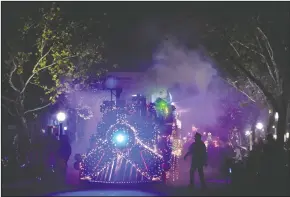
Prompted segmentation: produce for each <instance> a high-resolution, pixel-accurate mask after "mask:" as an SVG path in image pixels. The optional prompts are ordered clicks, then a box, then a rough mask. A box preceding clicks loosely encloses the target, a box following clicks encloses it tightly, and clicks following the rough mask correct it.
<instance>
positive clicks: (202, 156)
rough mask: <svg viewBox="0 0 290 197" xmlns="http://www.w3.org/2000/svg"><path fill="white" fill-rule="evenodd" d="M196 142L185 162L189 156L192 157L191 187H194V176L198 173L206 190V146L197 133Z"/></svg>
mask: <svg viewBox="0 0 290 197" xmlns="http://www.w3.org/2000/svg"><path fill="white" fill-rule="evenodd" d="M194 139H195V142H193V143H192V144H191V146H190V148H189V150H188V152H187V153H186V155H185V156H184V160H186V158H187V156H189V155H191V156H192V160H191V168H190V185H191V186H192V187H194V174H195V171H196V170H197V171H198V174H199V178H200V183H201V186H202V187H203V188H206V184H205V180H204V172H203V167H204V166H206V165H207V153H206V146H205V144H204V143H203V141H202V140H201V135H200V134H199V133H196V134H195V136H194Z"/></svg>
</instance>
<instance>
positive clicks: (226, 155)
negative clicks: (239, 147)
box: [220, 140, 234, 184]
mask: <svg viewBox="0 0 290 197" xmlns="http://www.w3.org/2000/svg"><path fill="white" fill-rule="evenodd" d="M224 143H225V144H224V145H223V146H222V147H221V154H220V155H221V171H222V175H223V178H224V179H225V180H226V182H227V184H229V180H230V176H231V168H232V163H233V157H234V150H233V148H232V146H231V144H230V143H229V142H226V140H224Z"/></svg>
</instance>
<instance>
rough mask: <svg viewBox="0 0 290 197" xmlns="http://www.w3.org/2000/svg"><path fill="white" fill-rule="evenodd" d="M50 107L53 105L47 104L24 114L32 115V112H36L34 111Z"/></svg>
mask: <svg viewBox="0 0 290 197" xmlns="http://www.w3.org/2000/svg"><path fill="white" fill-rule="evenodd" d="M50 105H51V103H48V104H46V105H44V106H41V107H37V108H34V109H30V110H27V111H25V112H24V114H27V113H30V112H34V111H38V110H41V109H44V108H46V107H48V106H50Z"/></svg>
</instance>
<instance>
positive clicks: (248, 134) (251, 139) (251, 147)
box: [245, 131, 253, 150]
mask: <svg viewBox="0 0 290 197" xmlns="http://www.w3.org/2000/svg"><path fill="white" fill-rule="evenodd" d="M245 135H246V136H247V137H249V142H250V150H252V149H253V136H252V131H246V132H245Z"/></svg>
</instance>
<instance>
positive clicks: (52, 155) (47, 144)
mask: <svg viewBox="0 0 290 197" xmlns="http://www.w3.org/2000/svg"><path fill="white" fill-rule="evenodd" d="M58 147H59V141H58V139H57V137H56V136H55V135H53V134H52V133H51V132H48V133H47V136H46V137H45V139H44V151H43V154H44V158H45V162H44V164H45V171H46V173H45V177H46V178H47V180H49V181H53V179H54V178H55V177H54V171H55V169H56V165H57V156H58V154H57V153H58V152H57V151H58Z"/></svg>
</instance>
